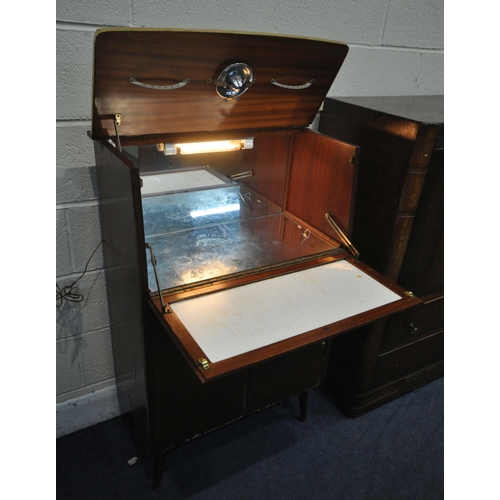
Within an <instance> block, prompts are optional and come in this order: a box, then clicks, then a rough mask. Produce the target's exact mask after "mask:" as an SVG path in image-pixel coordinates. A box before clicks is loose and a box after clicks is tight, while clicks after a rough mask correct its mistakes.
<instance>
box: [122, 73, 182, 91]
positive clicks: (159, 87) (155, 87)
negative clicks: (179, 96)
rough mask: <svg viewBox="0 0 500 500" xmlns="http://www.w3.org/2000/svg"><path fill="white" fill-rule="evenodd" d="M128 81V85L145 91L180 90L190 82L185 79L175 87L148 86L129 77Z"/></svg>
mask: <svg viewBox="0 0 500 500" xmlns="http://www.w3.org/2000/svg"><path fill="white" fill-rule="evenodd" d="M128 81H129V82H130V83H133V84H134V85H137V86H139V87H144V88H145V89H154V90H174V89H180V88H181V87H184V85H187V84H188V83H189V82H190V81H191V80H190V79H189V78H186V79H185V80H182V82H179V83H176V84H175V85H149V84H148V83H142V82H139V81H137V80H136V79H135V78H134V77H133V76H131V77H130V78H129V79H128Z"/></svg>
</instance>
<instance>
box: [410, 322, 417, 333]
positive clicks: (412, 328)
mask: <svg viewBox="0 0 500 500" xmlns="http://www.w3.org/2000/svg"><path fill="white" fill-rule="evenodd" d="M408 326H409V327H410V333H411V334H412V335H413V334H414V333H417V332H418V327H417V326H415V325H414V324H413V323H410V324H409V325H408Z"/></svg>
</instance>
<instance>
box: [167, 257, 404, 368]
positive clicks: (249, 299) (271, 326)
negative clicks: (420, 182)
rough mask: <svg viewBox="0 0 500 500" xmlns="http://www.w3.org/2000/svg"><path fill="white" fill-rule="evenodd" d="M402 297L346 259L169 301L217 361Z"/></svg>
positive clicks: (189, 329)
mask: <svg viewBox="0 0 500 500" xmlns="http://www.w3.org/2000/svg"><path fill="white" fill-rule="evenodd" d="M400 298H401V297H399V295H397V294H395V293H394V292H393V291H391V290H389V289H388V288H387V287H385V286H384V285H381V284H380V283H379V282H378V281H376V280H374V279H373V278H371V277H370V276H368V275H367V274H366V273H364V272H363V271H361V270H359V269H358V268H357V267H355V266H353V265H352V264H350V263H349V262H347V261H344V260H341V261H338V262H331V263H329V264H325V265H322V266H318V267H313V268H311V269H304V270H302V271H297V272H294V273H290V274H285V275H283V276H277V277H274V278H270V279H266V280H263V281H258V282H255V283H250V284H247V285H243V286H239V287H236V288H231V289H229V290H223V291H220V292H216V293H210V294H207V295H202V296H201V297H195V298H192V299H187V300H183V301H180V302H175V303H172V304H170V307H171V308H172V310H173V311H174V312H175V314H177V316H178V317H179V319H180V320H181V321H182V323H183V324H184V326H185V327H186V328H187V330H188V332H189V333H190V334H191V336H192V337H193V339H194V340H195V341H196V343H197V344H198V345H199V346H200V348H201V349H202V350H203V352H204V353H205V355H206V357H207V358H208V360H209V361H211V362H212V363H216V362H217V361H222V360H224V359H229V358H232V357H234V356H238V355H239V354H244V353H247V352H250V351H253V350H255V349H259V348H260V347H265V346H268V345H271V344H274V343H276V342H280V341H282V340H286V339H289V338H292V337H295V336H297V335H300V334H302V333H305V332H309V331H311V330H315V329H316V328H321V327H322V326H326V325H330V324H332V323H336V322H337V321H341V320H343V319H346V318H350V317H352V316H355V315H357V314H361V313H363V312H366V311H369V310H371V309H375V308H376V307H380V306H383V305H386V304H390V303H391V302H395V301H396V300H399V299H400Z"/></svg>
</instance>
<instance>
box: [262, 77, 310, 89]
mask: <svg viewBox="0 0 500 500" xmlns="http://www.w3.org/2000/svg"><path fill="white" fill-rule="evenodd" d="M271 83H272V84H273V85H276V87H281V88H283V89H291V90H303V89H307V88H309V87H310V86H311V85H312V84H313V83H314V78H313V79H312V80H309V81H308V82H307V83H304V85H285V84H284V83H279V82H277V81H276V80H275V79H274V78H273V79H272V80H271Z"/></svg>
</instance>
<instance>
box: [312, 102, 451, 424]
mask: <svg viewBox="0 0 500 500" xmlns="http://www.w3.org/2000/svg"><path fill="white" fill-rule="evenodd" d="M319 131H320V132H322V133H324V134H327V135H331V136H333V137H336V138H338V139H341V140H344V141H347V142H350V143H353V144H356V145H358V146H359V147H360V154H359V171H358V183H357V191H356V202H355V209H354V218H353V230H352V242H353V244H354V245H355V246H356V248H357V249H358V251H359V252H360V256H361V259H362V260H363V262H366V263H367V264H369V265H370V266H372V267H373V268H374V269H376V270H378V271H379V272H381V273H382V274H384V275H385V276H387V277H388V278H390V279H392V280H395V281H397V282H398V283H399V284H400V285H401V286H403V287H404V288H406V289H407V290H411V291H412V292H413V293H414V294H415V295H417V296H418V297H420V298H422V299H423V301H424V303H423V304H421V305H420V306H418V307H416V308H414V309H411V310H409V311H405V312H401V313H399V314H396V315H394V316H391V317H390V318H386V319H383V320H380V321H378V322H376V323H374V324H373V325H371V326H369V327H367V328H363V329H359V330H357V331H355V332H354V333H353V334H351V335H349V336H345V337H342V338H338V339H334V340H333V341H332V353H331V356H330V362H329V367H328V374H327V377H326V385H327V386H328V387H329V388H330V389H331V390H332V391H333V393H334V394H335V396H336V397H337V399H338V402H339V404H340V406H341V408H342V409H343V410H344V412H345V413H346V414H348V415H351V416H357V415H360V414H362V413H364V412H366V411H369V410H371V409H373V408H376V407H377V406H379V405H381V404H384V403H386V402H388V401H390V400H392V399H394V398H396V397H398V396H400V395H402V394H404V393H406V392H408V391H410V390H413V389H415V388H417V387H420V386H421V385H423V384H425V383H428V382H430V381H432V380H434V379H436V378H438V377H440V376H442V375H443V370H444V369H443V366H444V347H443V346H444V334H443V332H444V271H443V267H444V254H443V238H444V208H443V202H444V187H443V179H444V112H443V96H414V97H360V98H339V99H326V100H325V104H324V109H323V112H322V114H321V118H320V125H319Z"/></svg>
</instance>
